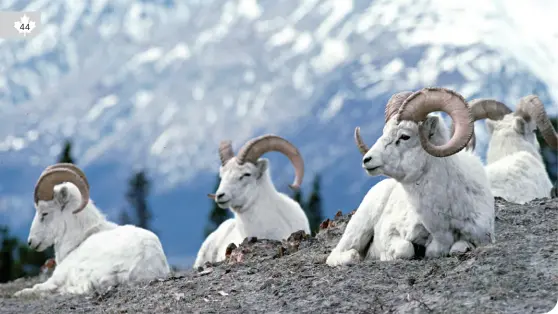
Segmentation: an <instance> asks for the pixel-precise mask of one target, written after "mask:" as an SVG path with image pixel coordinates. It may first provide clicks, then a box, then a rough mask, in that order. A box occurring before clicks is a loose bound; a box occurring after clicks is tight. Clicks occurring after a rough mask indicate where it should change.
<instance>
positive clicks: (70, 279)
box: [15, 163, 170, 296]
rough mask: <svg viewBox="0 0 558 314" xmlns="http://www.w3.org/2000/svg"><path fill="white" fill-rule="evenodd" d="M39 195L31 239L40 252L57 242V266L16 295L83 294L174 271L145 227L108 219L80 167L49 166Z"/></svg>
mask: <svg viewBox="0 0 558 314" xmlns="http://www.w3.org/2000/svg"><path fill="white" fill-rule="evenodd" d="M34 195H35V196H34V198H35V208H36V213H35V217H34V218H33V223H32V224H31V229H30V231H29V239H28V244H29V246H30V247H31V248H32V249H34V250H37V251H43V250H45V249H46V248H48V247H50V246H51V245H54V251H55V259H56V268H55V269H54V272H53V274H52V276H51V277H50V278H49V279H48V280H47V281H45V282H43V283H39V284H36V285H34V286H33V287H32V288H26V289H23V290H20V291H18V292H16V293H15V296H24V295H30V294H35V293H38V294H43V293H48V294H51V293H60V294H84V293H89V292H91V291H93V290H94V289H106V288H108V286H111V285H115V284H124V283H130V282H133V281H139V280H149V279H154V278H163V277H165V276H167V275H168V274H169V272H170V269H169V265H168V264H167V259H166V257H165V253H164V252H163V247H162V245H161V242H159V238H158V237H157V236H156V235H155V234H154V233H153V232H151V231H148V230H145V229H142V228H138V227H135V226H131V225H126V226H119V225H117V224H114V223H112V222H109V221H107V220H106V219H105V216H104V215H103V214H102V213H101V212H100V211H99V210H98V209H97V207H95V205H94V204H93V202H92V201H91V200H90V199H89V184H88V182H87V178H86V177H85V174H84V173H83V172H82V171H81V170H80V169H79V168H78V167H76V166H74V165H72V164H66V163H62V164H56V165H53V166H50V167H48V168H47V169H46V170H45V171H44V172H43V173H42V174H41V176H40V178H39V180H38V182H37V184H36V186H35V194H34Z"/></svg>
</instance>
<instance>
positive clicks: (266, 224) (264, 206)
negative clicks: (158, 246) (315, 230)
mask: <svg viewBox="0 0 558 314" xmlns="http://www.w3.org/2000/svg"><path fill="white" fill-rule="evenodd" d="M271 151H278V152H281V153H283V154H285V155H286V156H287V157H288V158H289V159H290V161H291V163H292V164H293V166H294V168H295V181H294V183H293V184H292V185H290V187H291V188H293V189H298V188H299V187H300V184H302V178H303V176H304V162H303V160H302V157H301V156H300V153H299V151H298V149H297V148H296V147H295V146H294V145H292V144H291V143H290V142H288V141H287V140H285V139H283V138H281V137H279V136H275V135H264V136H260V137H257V138H254V139H252V140H250V141H248V142H247V143H246V144H245V145H244V146H243V147H242V148H241V149H240V151H239V153H238V155H237V156H234V152H233V149H232V146H231V142H230V141H223V142H221V144H220V147H219V156H220V158H221V167H220V169H219V175H220V177H221V183H220V184H219V188H218V189H217V192H216V193H215V195H214V194H210V195H209V196H210V197H211V198H213V199H215V202H216V203H217V205H218V206H219V207H221V208H230V210H231V211H232V212H233V214H234V218H231V219H228V220H227V221H225V222H223V223H222V224H221V225H220V226H219V227H218V228H217V230H215V231H214V232H213V233H211V234H210V235H209V236H208V237H207V238H206V239H205V241H204V242H203V244H202V246H201V248H200V250H199V252H198V255H197V258H196V261H195V263H194V268H198V267H200V266H203V264H205V263H206V262H219V261H222V260H224V259H225V252H226V249H227V246H228V245H229V244H230V243H234V244H236V245H239V244H240V243H241V242H242V240H244V239H245V238H246V237H257V238H262V239H270V240H281V239H285V238H287V237H288V236H289V235H291V234H292V233H293V232H296V231H299V230H304V231H305V232H306V233H308V234H310V225H309V223H308V218H307V217H306V214H305V213H304V211H303V210H302V208H301V207H300V205H299V204H298V203H297V202H296V201H294V200H292V199H291V198H290V197H289V196H287V195H285V194H283V193H280V192H278V191H277V190H276V189H275V186H274V185H273V182H272V181H271V177H270V169H269V161H268V160H267V159H265V158H262V159H259V158H260V156H262V155H263V154H265V153H267V152H271Z"/></svg>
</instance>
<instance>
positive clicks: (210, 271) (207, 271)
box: [198, 268, 213, 276]
mask: <svg viewBox="0 0 558 314" xmlns="http://www.w3.org/2000/svg"><path fill="white" fill-rule="evenodd" d="M212 272H213V268H207V269H205V270H203V271H201V272H199V273H198V275H200V276H205V275H209V274H211V273H212Z"/></svg>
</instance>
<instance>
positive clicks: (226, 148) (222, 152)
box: [219, 141, 234, 166]
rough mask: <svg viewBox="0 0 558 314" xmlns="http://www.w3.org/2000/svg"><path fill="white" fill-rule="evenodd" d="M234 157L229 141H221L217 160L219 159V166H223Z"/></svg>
mask: <svg viewBox="0 0 558 314" xmlns="http://www.w3.org/2000/svg"><path fill="white" fill-rule="evenodd" d="M233 157H234V151H233V149H232V142H231V141H221V143H219V158H220V159H221V165H223V166H224V165H225V164H226V163H227V161H229V160H230V159H231V158H233Z"/></svg>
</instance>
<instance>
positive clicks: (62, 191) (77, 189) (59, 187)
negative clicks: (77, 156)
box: [28, 163, 89, 251]
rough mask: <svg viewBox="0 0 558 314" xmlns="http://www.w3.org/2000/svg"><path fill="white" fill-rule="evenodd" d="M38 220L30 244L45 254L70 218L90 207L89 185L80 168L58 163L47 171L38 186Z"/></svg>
mask: <svg viewBox="0 0 558 314" xmlns="http://www.w3.org/2000/svg"><path fill="white" fill-rule="evenodd" d="M34 201H35V208H36V212H35V217H34V218H33V222H32V224H31V229H30V231H29V238H28V244H29V246H30V247H31V248H32V249H35V250H37V251H43V250H45V249H46V248H48V247H49V246H51V245H52V244H53V243H54V239H55V238H57V236H58V235H59V233H60V232H62V230H63V225H64V221H65V220H66V219H68V215H75V214H78V213H79V212H81V211H82V210H83V209H84V208H85V207H86V206H87V204H88V203H89V183H88V181H87V178H86V177H85V174H84V173H83V171H81V169H79V168H78V167H77V166H75V165H73V164H69V163H59V164H55V165H52V166H49V167H47V168H46V169H45V170H44V171H43V173H42V174H41V176H40V177H39V179H38V180H37V183H36V185H35V191H34Z"/></svg>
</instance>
